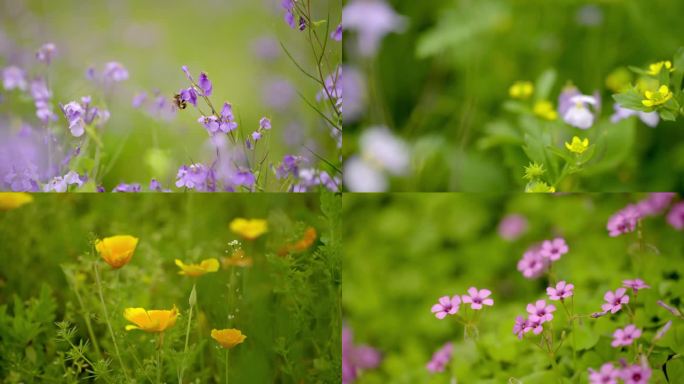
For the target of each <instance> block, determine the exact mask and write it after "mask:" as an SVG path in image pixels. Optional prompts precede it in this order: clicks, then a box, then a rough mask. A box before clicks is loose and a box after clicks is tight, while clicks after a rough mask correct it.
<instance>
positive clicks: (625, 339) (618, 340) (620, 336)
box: [610, 324, 641, 348]
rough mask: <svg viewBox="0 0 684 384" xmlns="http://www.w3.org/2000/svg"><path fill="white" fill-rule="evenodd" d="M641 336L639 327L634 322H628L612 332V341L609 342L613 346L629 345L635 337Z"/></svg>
mask: <svg viewBox="0 0 684 384" xmlns="http://www.w3.org/2000/svg"><path fill="white" fill-rule="evenodd" d="M639 337H641V329H639V328H637V327H636V326H635V325H634V324H629V325H628V326H626V327H624V328H618V329H616V330H615V332H613V342H612V343H611V344H610V345H612V346H613V347H614V348H618V347H621V346H628V345H631V344H632V343H633V342H634V340H635V339H638V338H639Z"/></svg>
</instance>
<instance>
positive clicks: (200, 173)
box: [176, 163, 216, 192]
mask: <svg viewBox="0 0 684 384" xmlns="http://www.w3.org/2000/svg"><path fill="white" fill-rule="evenodd" d="M176 187H178V188H182V187H185V188H188V189H194V190H196V191H199V192H207V191H214V190H215V189H216V183H215V177H214V172H213V170H212V169H210V168H207V167H206V166H205V165H204V164H199V163H196V164H191V165H190V166H185V165H183V166H182V167H180V168H179V169H178V173H177V174H176Z"/></svg>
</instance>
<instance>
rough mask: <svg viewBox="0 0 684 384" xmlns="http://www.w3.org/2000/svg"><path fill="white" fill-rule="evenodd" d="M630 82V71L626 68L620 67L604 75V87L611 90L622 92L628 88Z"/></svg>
mask: <svg viewBox="0 0 684 384" xmlns="http://www.w3.org/2000/svg"><path fill="white" fill-rule="evenodd" d="M631 82H632V73H631V72H630V71H629V70H628V69H627V68H624V67H620V68H617V69H615V70H614V71H613V72H611V73H610V74H609V75H608V77H606V88H608V89H610V90H611V91H613V92H622V91H624V90H625V89H628V88H629V86H630V83H631Z"/></svg>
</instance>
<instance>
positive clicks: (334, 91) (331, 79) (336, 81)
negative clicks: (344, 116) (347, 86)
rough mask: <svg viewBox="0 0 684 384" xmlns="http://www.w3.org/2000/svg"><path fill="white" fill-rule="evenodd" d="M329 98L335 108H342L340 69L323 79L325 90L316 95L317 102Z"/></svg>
mask: <svg viewBox="0 0 684 384" xmlns="http://www.w3.org/2000/svg"><path fill="white" fill-rule="evenodd" d="M328 98H331V99H332V100H333V102H334V103H335V105H336V106H337V107H342V67H337V70H336V71H335V73H333V74H330V75H328V77H326V78H325V88H324V89H321V90H320V91H319V92H318V95H316V99H317V100H318V101H321V100H326V99H328Z"/></svg>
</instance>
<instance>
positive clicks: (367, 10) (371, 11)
mask: <svg viewBox="0 0 684 384" xmlns="http://www.w3.org/2000/svg"><path fill="white" fill-rule="evenodd" d="M406 24H407V21H406V18H405V17H403V16H400V15H399V14H397V13H396V12H395V11H394V9H392V7H390V6H389V5H388V4H387V3H386V2H385V1H382V0H371V1H365V0H364V1H362V0H355V1H351V2H349V3H348V4H347V5H346V6H345V7H344V9H343V10H342V25H343V27H344V29H345V30H352V31H356V32H357V33H358V39H357V43H358V48H359V52H360V53H361V55H363V56H373V55H375V53H376V52H377V51H378V48H380V42H381V41H382V39H383V38H384V37H385V35H387V34H389V33H391V32H402V31H403V30H404V28H405V27H406Z"/></svg>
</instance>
